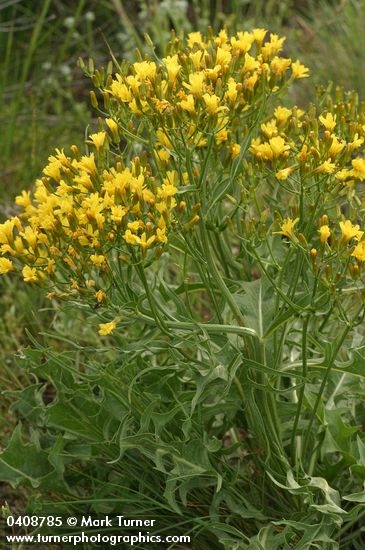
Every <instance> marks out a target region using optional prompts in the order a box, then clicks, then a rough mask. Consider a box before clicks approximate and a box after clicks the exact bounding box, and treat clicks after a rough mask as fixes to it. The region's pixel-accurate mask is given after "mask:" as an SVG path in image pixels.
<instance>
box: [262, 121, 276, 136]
mask: <svg viewBox="0 0 365 550" xmlns="http://www.w3.org/2000/svg"><path fill="white" fill-rule="evenodd" d="M261 130H262V131H263V133H264V134H265V136H266V137H267V138H272V137H273V136H276V134H277V133H278V129H277V126H276V120H275V119H274V118H273V119H272V120H269V122H267V123H266V124H261Z"/></svg>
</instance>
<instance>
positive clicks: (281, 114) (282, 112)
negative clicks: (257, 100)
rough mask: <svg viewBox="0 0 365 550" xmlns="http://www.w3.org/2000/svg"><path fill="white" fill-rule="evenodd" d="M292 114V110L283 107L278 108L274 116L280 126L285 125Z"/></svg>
mask: <svg viewBox="0 0 365 550" xmlns="http://www.w3.org/2000/svg"><path fill="white" fill-rule="evenodd" d="M291 114H292V111H291V109H287V108H286V107H281V106H279V107H276V109H275V111H274V116H275V118H276V120H277V121H278V122H279V123H280V124H285V123H286V121H287V120H288V118H289V117H290V116H291Z"/></svg>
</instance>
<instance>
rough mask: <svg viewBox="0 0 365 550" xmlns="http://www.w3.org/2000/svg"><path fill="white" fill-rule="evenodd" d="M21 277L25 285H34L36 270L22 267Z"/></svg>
mask: <svg viewBox="0 0 365 550" xmlns="http://www.w3.org/2000/svg"><path fill="white" fill-rule="evenodd" d="M22 275H23V279H24V281H25V282H26V283H36V282H37V281H38V276H37V270H36V269H35V268H34V267H30V266H29V265H25V266H24V267H23V269H22Z"/></svg>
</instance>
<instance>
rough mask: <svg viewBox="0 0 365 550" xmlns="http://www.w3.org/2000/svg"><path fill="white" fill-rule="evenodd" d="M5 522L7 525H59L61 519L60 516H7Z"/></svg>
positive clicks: (60, 524) (61, 522)
mask: <svg viewBox="0 0 365 550" xmlns="http://www.w3.org/2000/svg"><path fill="white" fill-rule="evenodd" d="M6 524H7V526H8V527H14V526H16V525H17V526H19V527H42V526H43V525H47V527H61V526H62V524H63V521H62V518H61V517H60V516H18V517H15V516H8V517H7V518H6Z"/></svg>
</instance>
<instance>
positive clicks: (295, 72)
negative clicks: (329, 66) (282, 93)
mask: <svg viewBox="0 0 365 550" xmlns="http://www.w3.org/2000/svg"><path fill="white" fill-rule="evenodd" d="M291 70H292V77H293V79H297V78H307V77H308V76H309V69H308V67H305V66H304V65H302V64H301V62H300V61H299V60H297V61H295V63H292V65H291Z"/></svg>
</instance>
